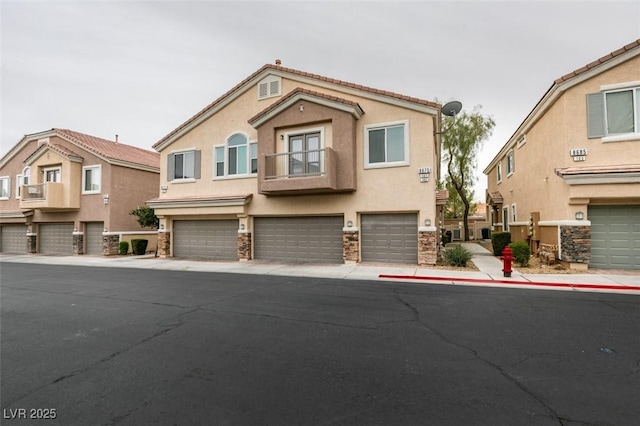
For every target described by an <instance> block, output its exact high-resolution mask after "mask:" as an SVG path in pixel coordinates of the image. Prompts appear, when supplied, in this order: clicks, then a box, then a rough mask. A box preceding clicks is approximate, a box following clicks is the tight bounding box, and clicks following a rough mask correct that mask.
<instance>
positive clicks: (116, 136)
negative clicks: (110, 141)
mask: <svg viewBox="0 0 640 426" xmlns="http://www.w3.org/2000/svg"><path fill="white" fill-rule="evenodd" d="M116 143H118V135H116Z"/></svg>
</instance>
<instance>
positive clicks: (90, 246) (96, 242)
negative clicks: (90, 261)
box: [84, 222, 104, 256]
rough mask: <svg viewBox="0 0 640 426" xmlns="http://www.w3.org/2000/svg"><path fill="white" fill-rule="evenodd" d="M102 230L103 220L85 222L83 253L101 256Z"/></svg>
mask: <svg viewBox="0 0 640 426" xmlns="http://www.w3.org/2000/svg"><path fill="white" fill-rule="evenodd" d="M102 231H104V222H90V223H87V225H86V228H85V233H84V239H85V241H84V247H85V250H86V252H85V254H91V255H95V256H102Z"/></svg>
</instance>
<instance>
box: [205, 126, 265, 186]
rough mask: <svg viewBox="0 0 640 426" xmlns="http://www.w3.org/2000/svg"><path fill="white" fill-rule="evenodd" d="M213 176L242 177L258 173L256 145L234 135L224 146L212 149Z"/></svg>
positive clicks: (244, 137) (240, 135) (240, 136)
mask: <svg viewBox="0 0 640 426" xmlns="http://www.w3.org/2000/svg"><path fill="white" fill-rule="evenodd" d="M214 157H215V158H214V162H215V176H216V177H224V176H243V175H248V174H255V173H258V144H257V143H256V142H252V143H249V139H248V138H247V137H246V136H245V135H243V134H241V133H236V134H234V135H232V136H231V137H229V139H227V143H226V144H225V145H219V146H216V147H214Z"/></svg>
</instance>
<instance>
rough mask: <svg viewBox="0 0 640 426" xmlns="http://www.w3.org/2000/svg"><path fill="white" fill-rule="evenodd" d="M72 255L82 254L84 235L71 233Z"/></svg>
mask: <svg viewBox="0 0 640 426" xmlns="http://www.w3.org/2000/svg"><path fill="white" fill-rule="evenodd" d="M73 254H74V255H79V254H84V233H82V232H74V233H73Z"/></svg>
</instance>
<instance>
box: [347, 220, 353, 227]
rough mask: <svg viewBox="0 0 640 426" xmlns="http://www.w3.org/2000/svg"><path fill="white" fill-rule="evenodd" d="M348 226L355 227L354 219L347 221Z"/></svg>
mask: <svg viewBox="0 0 640 426" xmlns="http://www.w3.org/2000/svg"><path fill="white" fill-rule="evenodd" d="M347 227H348V228H351V227H353V221H352V220H348V221H347Z"/></svg>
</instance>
